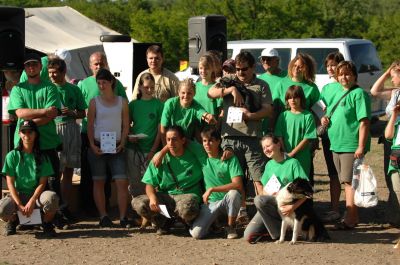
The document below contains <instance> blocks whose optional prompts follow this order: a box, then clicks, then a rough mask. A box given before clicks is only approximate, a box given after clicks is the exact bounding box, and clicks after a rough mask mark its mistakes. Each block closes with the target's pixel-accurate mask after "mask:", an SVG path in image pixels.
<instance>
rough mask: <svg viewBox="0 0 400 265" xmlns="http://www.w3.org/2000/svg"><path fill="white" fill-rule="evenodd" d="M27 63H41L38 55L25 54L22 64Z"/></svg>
mask: <svg viewBox="0 0 400 265" xmlns="http://www.w3.org/2000/svg"><path fill="white" fill-rule="evenodd" d="M28 62H38V63H40V62H41V58H40V55H39V54H37V53H27V54H26V55H25V59H24V64H26V63H28Z"/></svg>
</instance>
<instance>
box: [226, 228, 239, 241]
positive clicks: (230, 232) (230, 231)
mask: <svg viewBox="0 0 400 265" xmlns="http://www.w3.org/2000/svg"><path fill="white" fill-rule="evenodd" d="M226 238H227V239H235V238H238V234H237V232H236V229H235V227H233V226H227V227H226Z"/></svg>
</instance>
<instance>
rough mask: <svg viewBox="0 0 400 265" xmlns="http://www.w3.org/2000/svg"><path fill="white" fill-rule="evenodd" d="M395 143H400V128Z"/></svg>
mask: <svg viewBox="0 0 400 265" xmlns="http://www.w3.org/2000/svg"><path fill="white" fill-rule="evenodd" d="M394 145H400V130H397V135H396V141H395V142H394Z"/></svg>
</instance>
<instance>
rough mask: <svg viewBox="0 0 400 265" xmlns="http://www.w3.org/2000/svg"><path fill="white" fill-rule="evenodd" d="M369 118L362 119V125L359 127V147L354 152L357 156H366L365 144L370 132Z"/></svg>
mask: <svg viewBox="0 0 400 265" xmlns="http://www.w3.org/2000/svg"><path fill="white" fill-rule="evenodd" d="M369 125H370V122H369V119H368V118H364V119H362V120H361V121H360V127H359V129H358V148H357V150H356V151H355V153H354V157H355V158H362V157H363V156H364V151H365V146H366V143H367V140H368V132H369Z"/></svg>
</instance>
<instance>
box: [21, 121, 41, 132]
mask: <svg viewBox="0 0 400 265" xmlns="http://www.w3.org/2000/svg"><path fill="white" fill-rule="evenodd" d="M24 130H31V131H35V132H37V131H38V130H37V125H36V123H35V122H34V121H32V120H26V121H23V122H21V124H20V126H19V131H20V132H21V131H24Z"/></svg>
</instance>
